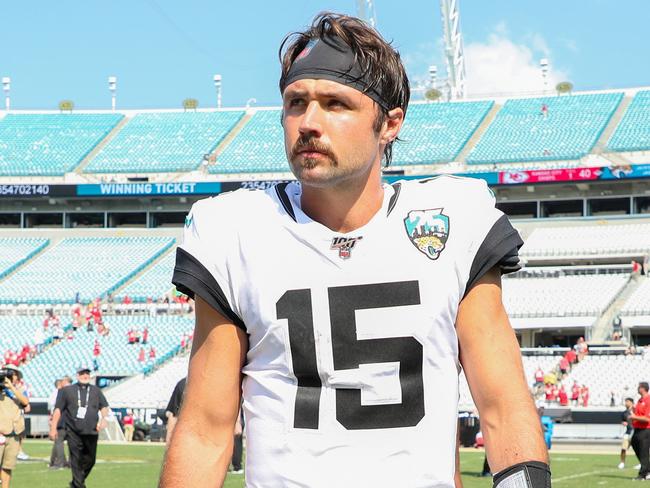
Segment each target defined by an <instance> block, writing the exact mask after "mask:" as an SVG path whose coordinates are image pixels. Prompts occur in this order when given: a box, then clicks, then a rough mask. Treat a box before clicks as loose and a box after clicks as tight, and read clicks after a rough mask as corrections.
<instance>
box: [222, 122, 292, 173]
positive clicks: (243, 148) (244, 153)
mask: <svg viewBox="0 0 650 488" xmlns="http://www.w3.org/2000/svg"><path fill="white" fill-rule="evenodd" d="M280 115H281V112H280V110H260V111H258V112H256V113H255V114H254V115H253V116H252V117H251V118H250V120H248V122H247V123H246V125H244V127H243V128H242V130H241V131H240V132H239V133H238V134H237V135H236V136H235V138H234V139H233V140H232V141H231V142H230V144H228V146H227V147H226V148H225V149H224V150H223V152H222V153H221V154H219V156H218V157H217V163H216V164H215V165H213V166H210V173H264V172H268V173H273V172H276V173H277V172H287V171H289V163H287V157H286V154H285V152H284V132H283V130H282V125H281V124H280Z"/></svg>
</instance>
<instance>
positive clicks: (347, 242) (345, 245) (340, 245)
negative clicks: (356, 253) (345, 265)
mask: <svg viewBox="0 0 650 488" xmlns="http://www.w3.org/2000/svg"><path fill="white" fill-rule="evenodd" d="M361 239H363V237H362V236H359V237H335V238H333V239H332V245H331V246H330V249H332V250H338V251H339V257H340V258H341V259H350V256H351V255H352V249H353V248H354V246H355V245H356V244H357V241H360V240H361Z"/></svg>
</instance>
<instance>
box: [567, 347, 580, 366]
mask: <svg viewBox="0 0 650 488" xmlns="http://www.w3.org/2000/svg"><path fill="white" fill-rule="evenodd" d="M564 357H565V358H566V359H567V361H569V364H573V363H575V362H576V359H578V355H577V354H576V352H575V351H574V350H573V349H570V350H569V351H568V352H567V353H566V354H565V355H564Z"/></svg>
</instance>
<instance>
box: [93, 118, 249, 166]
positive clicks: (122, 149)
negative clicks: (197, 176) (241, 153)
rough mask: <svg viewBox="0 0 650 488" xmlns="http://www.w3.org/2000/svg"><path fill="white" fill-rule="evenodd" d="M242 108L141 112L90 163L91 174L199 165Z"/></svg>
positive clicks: (225, 133)
mask: <svg viewBox="0 0 650 488" xmlns="http://www.w3.org/2000/svg"><path fill="white" fill-rule="evenodd" d="M242 115H243V112H242V111H228V112H180V113H172V112H168V113H141V114H138V115H136V116H135V117H133V119H131V120H130V121H129V122H128V123H127V124H126V125H125V126H124V127H123V128H122V130H120V132H119V133H118V134H117V135H116V136H115V138H113V139H112V140H111V141H110V142H109V143H108V144H107V145H106V147H104V148H103V149H102V150H101V151H100V152H99V153H98V154H97V155H96V156H95V158H94V159H93V160H92V161H91V162H90V163H89V164H88V166H87V167H86V169H85V171H87V172H89V173H156V172H160V173H164V172H183V171H191V170H194V169H196V168H197V167H199V165H200V164H201V162H202V161H203V157H204V155H206V154H208V153H210V152H211V151H212V150H214V148H215V147H216V146H217V145H218V144H219V143H220V142H221V141H222V140H223V138H224V137H225V136H226V135H227V134H228V133H229V132H230V131H231V130H232V129H233V127H234V126H235V125H236V124H237V122H238V121H239V119H240V118H241V117H242Z"/></svg>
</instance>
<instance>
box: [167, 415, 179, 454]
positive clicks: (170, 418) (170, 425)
mask: <svg viewBox="0 0 650 488" xmlns="http://www.w3.org/2000/svg"><path fill="white" fill-rule="evenodd" d="M165 414H166V415H167V435H165V444H166V445H167V447H168V448H169V442H170V441H171V440H172V433H173V432H174V428H175V427H176V421H177V420H178V419H177V418H176V416H175V415H174V414H173V413H171V412H165Z"/></svg>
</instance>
